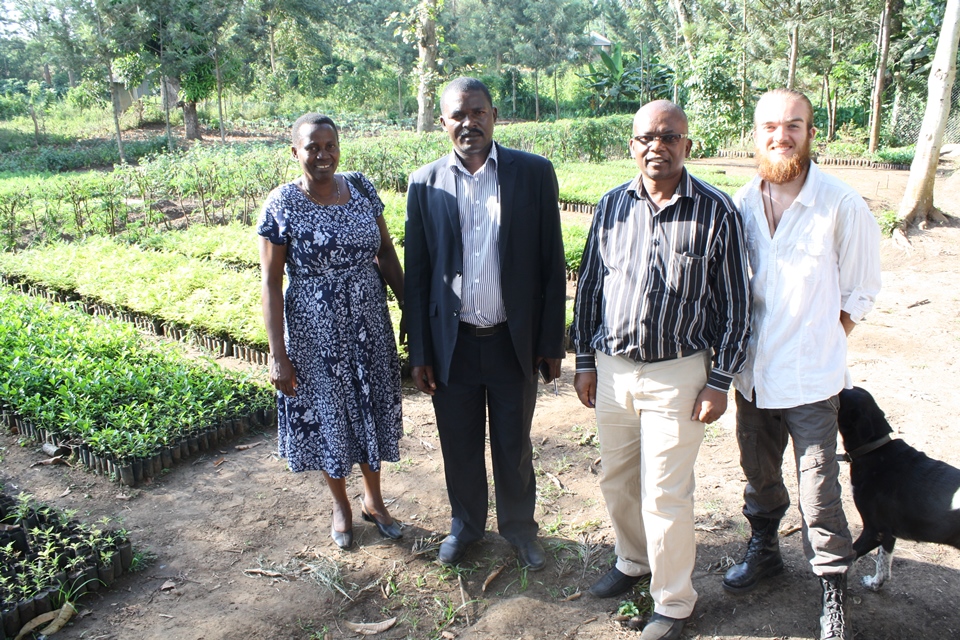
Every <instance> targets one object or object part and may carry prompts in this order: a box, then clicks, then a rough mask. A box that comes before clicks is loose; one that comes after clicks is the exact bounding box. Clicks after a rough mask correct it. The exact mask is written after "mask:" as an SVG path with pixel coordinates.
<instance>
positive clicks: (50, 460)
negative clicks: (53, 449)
mask: <svg viewBox="0 0 960 640" xmlns="http://www.w3.org/2000/svg"><path fill="white" fill-rule="evenodd" d="M55 464H60V465H63V466H65V467H69V466H72V465H71V464H70V463H69V462H67V461H66V460H65V459H64V457H63V456H54V457H53V458H47V459H46V460H40V461H38V462H34V463H33V464H32V465H30V468H31V469H32V468H34V467H40V466H44V467H46V466H50V465H55Z"/></svg>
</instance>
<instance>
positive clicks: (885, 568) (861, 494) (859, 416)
mask: <svg viewBox="0 0 960 640" xmlns="http://www.w3.org/2000/svg"><path fill="white" fill-rule="evenodd" d="M838 422H839V426H840V436H841V437H842V438H843V447H844V449H845V450H846V452H847V453H846V455H845V456H844V459H846V460H847V461H848V462H850V482H851V484H852V485H853V501H854V503H856V505H857V510H858V511H859V512H860V517H861V519H862V520H863V533H861V534H860V537H859V538H857V540H856V542H854V543H853V548H854V550H855V551H856V552H857V558H860V557H861V556H863V555H866V554H867V553H870V552H871V551H872V550H874V549H875V548H877V547H878V546H879V547H880V549H879V550H878V551H877V574H876V575H875V576H867V577H865V578H864V579H863V585H864V586H865V587H867V588H868V589H872V590H874V591H878V590H879V589H880V587H882V586H883V583H884V582H885V581H886V580H887V579H888V578H890V567H891V563H892V562H893V545H894V543H896V541H897V538H904V539H906V540H916V541H918V542H937V543H940V544H949V545H952V546H954V547H957V548H958V549H960V469H957V468H955V467H951V466H950V465H948V464H946V463H945V462H941V461H939V460H934V459H932V458H929V457H927V456H926V455H925V454H924V453H922V452H920V451H917V450H916V449H914V448H913V447H911V446H910V445H908V444H907V443H906V442H904V441H902V440H891V439H890V434H891V433H892V431H893V430H892V429H891V428H890V425H889V423H887V419H886V417H885V416H884V414H883V411H881V410H880V407H878V406H877V403H876V402H875V401H874V399H873V396H871V395H870V394H869V393H868V392H866V391H865V390H863V389H860V388H859V387H854V388H853V389H845V390H843V391H841V392H840V413H839V415H838Z"/></svg>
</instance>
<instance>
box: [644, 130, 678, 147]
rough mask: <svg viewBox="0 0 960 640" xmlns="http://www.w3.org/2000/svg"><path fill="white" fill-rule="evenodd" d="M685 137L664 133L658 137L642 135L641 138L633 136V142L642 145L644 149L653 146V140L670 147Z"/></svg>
mask: <svg viewBox="0 0 960 640" xmlns="http://www.w3.org/2000/svg"><path fill="white" fill-rule="evenodd" d="M686 137H687V134H685V133H664V134H661V135H658V136H652V135H642V136H633V138H632V139H633V140H636V141H637V142H638V143H639V144H642V145H643V146H645V147H649V146H650V145H652V144H653V142H654V141H655V140H659V141H660V142H662V143H663V144H665V145H667V146H668V147H672V146H673V145H675V144H677V143H678V142H680V141H681V140H683V139H684V138H686Z"/></svg>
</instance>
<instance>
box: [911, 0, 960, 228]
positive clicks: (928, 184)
mask: <svg viewBox="0 0 960 640" xmlns="http://www.w3.org/2000/svg"><path fill="white" fill-rule="evenodd" d="M958 42H960V0H947V6H946V8H945V10H944V14H943V23H942V25H941V27H940V38H939V40H938V42H937V50H936V53H935V54H934V57H933V63H932V65H931V66H930V80H929V86H928V89H927V108H926V111H925V112H924V116H923V124H922V125H921V126H920V136H919V137H918V138H917V148H916V152H915V154H914V156H913V162H912V163H911V165H910V178H909V179H908V180H907V188H906V190H905V191H904V194H903V200H901V201H900V211H899V213H898V217H899V218H900V220H901V221H902V222H901V226H900V230H901V232H903V231H905V230H906V227H907V226H908V225H911V224H919V225H920V226H921V227H925V226H926V225H927V223H928V222H931V221H934V222H941V221H943V220H944V219H945V218H944V216H943V214H942V213H940V212H939V211H938V210H937V209H936V208H934V206H933V183H934V179H935V178H936V175H937V162H938V161H939V159H940V146H941V145H942V143H943V132H944V129H945V128H946V126H947V118H948V117H949V115H950V97H951V91H952V90H953V80H954V78H955V77H956V73H957V46H958Z"/></svg>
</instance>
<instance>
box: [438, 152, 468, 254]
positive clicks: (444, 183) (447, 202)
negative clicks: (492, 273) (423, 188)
mask: <svg viewBox="0 0 960 640" xmlns="http://www.w3.org/2000/svg"><path fill="white" fill-rule="evenodd" d="M437 187H439V189H440V190H441V191H442V192H443V193H445V194H447V196H449V197H444V198H443V213H442V215H443V217H445V218H446V219H447V221H448V222H449V223H450V233H451V235H452V236H453V241H454V242H455V243H456V247H457V253H456V255H458V256H463V232H462V231H461V229H460V210H459V209H458V208H457V181H456V178H455V177H454V175H453V170H451V169H450V165H449V164H444V165H443V166H441V167H440V173H439V176H438V180H437Z"/></svg>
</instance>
